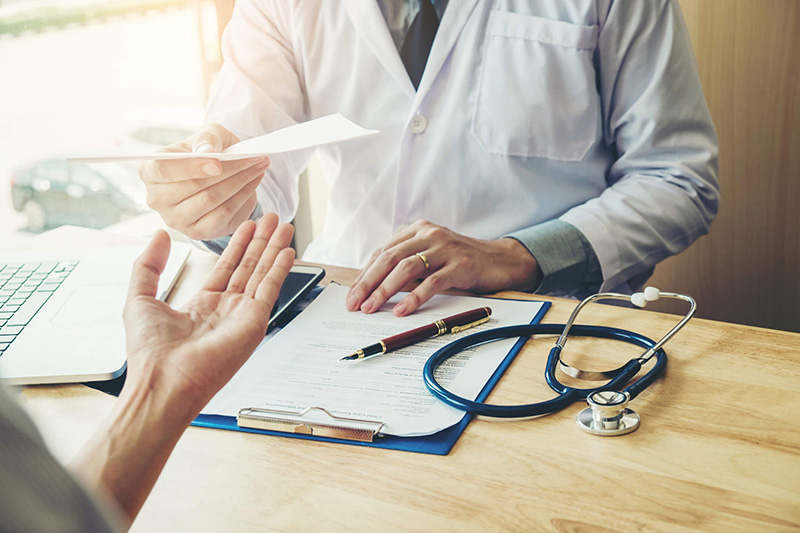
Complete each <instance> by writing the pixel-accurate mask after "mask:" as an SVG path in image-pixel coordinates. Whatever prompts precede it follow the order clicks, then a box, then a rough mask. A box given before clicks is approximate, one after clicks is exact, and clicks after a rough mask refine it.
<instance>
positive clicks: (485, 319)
mask: <svg viewBox="0 0 800 533" xmlns="http://www.w3.org/2000/svg"><path fill="white" fill-rule="evenodd" d="M489 318H490V317H488V316H486V317H483V318H481V319H480V320H476V321H475V322H470V323H469V324H464V325H463V326H453V329H451V330H450V333H460V332H462V331H464V330H465V329H469V328H474V327H475V326H479V325H481V324H484V323H486V322H488V321H489Z"/></svg>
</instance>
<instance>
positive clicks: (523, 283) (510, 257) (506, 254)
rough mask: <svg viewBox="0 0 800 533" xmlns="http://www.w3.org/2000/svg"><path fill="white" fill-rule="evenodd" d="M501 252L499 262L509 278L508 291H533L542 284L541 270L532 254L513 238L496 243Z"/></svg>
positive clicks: (506, 238) (505, 238)
mask: <svg viewBox="0 0 800 533" xmlns="http://www.w3.org/2000/svg"><path fill="white" fill-rule="evenodd" d="M496 242H497V243H498V245H499V246H500V247H501V250H503V253H502V255H501V258H502V259H501V261H502V265H503V268H504V269H505V270H506V273H507V274H508V276H509V283H508V286H507V287H506V288H507V289H509V290H518V291H525V292H532V291H534V290H535V289H536V288H537V287H538V286H539V285H540V284H541V282H542V276H543V274H542V269H541V268H540V267H539V263H538V262H537V261H536V258H535V257H533V254H531V252H530V251H529V250H528V248H526V247H525V246H524V245H523V244H522V243H521V242H519V241H518V240H517V239H514V238H513V237H504V238H502V239H499V240H498V241H496Z"/></svg>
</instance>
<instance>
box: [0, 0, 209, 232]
mask: <svg viewBox="0 0 800 533" xmlns="http://www.w3.org/2000/svg"><path fill="white" fill-rule="evenodd" d="M217 38H218V36H217V22H216V12H215V6H214V3H213V2H212V1H210V0H0V68H1V69H2V72H3V82H2V84H0V116H1V117H3V127H2V128H0V146H2V147H3V149H2V150H0V242H2V243H4V244H5V243H7V242H10V241H13V240H15V239H21V238H25V237H26V236H30V235H32V234H33V233H34V230H35V231H40V230H41V229H47V228H41V227H38V228H37V227H36V225H37V224H35V223H36V222H37V221H38V222H40V221H41V220H42V217H41V216H39V217H37V220H34V221H30V220H28V219H27V218H26V209H25V204H26V203H27V202H30V201H31V200H32V199H33V197H34V196H35V195H47V194H48V193H49V192H51V191H52V190H53V189H55V186H54V184H55V183H56V182H57V181H66V179H67V173H68V172H69V173H71V174H72V176H73V180H74V179H76V178H77V179H78V180H79V181H86V178H87V177H89V176H91V175H92V173H94V174H95V175H96V176H98V177H101V178H100V179H101V180H104V181H105V182H106V184H107V186H109V187H111V188H112V189H115V190H120V191H122V192H123V194H120V195H119V196H116V195H115V196H112V197H110V198H111V199H109V200H108V201H107V202H116V201H117V200H116V199H117V198H118V197H119V198H125V200H124V202H128V198H135V199H136V202H140V201H141V200H142V198H143V193H142V189H141V184H140V183H139V182H138V176H137V172H136V168H137V166H136V165H133V164H132V165H116V166H107V165H98V166H97V167H92V168H91V169H89V168H84V169H83V170H79V169H77V168H75V169H67V168H65V167H64V166H63V164H62V163H61V162H62V161H63V158H64V157H65V156H66V155H68V154H69V153H71V152H73V153H74V152H86V151H102V150H114V149H123V148H125V147H127V146H129V145H136V146H137V147H141V146H142V144H147V145H148V147H149V148H151V149H155V148H157V147H160V146H165V145H167V144H173V143H175V142H177V141H179V140H181V139H182V138H185V137H186V136H187V135H188V134H189V133H191V132H192V131H194V130H195V129H196V128H197V127H198V126H199V125H200V122H201V120H202V109H203V107H204V105H205V100H206V98H207V94H208V87H209V84H210V77H211V75H212V73H213V72H215V71H216V69H217V68H218V65H219V62H220V59H219V47H218V41H217ZM30 172H33V173H35V175H36V178H37V179H38V180H40V181H41V182H42V183H44V182H45V181H46V182H48V183H51V184H53V187H50V190H48V191H35V190H33V191H31V190H26V191H14V190H13V189H15V188H17V189H19V188H20V187H22V186H23V185H24V182H25V181H26V179H24V177H23V176H24V174H26V173H27V174H28V175H30ZM81 175H82V176H83V177H84V179H83V180H80V178H79V177H78V176H81ZM95 181H96V180H95ZM12 198H13V199H14V201H13V202H12ZM119 202H123V200H119ZM136 202H135V203H136ZM61 204H64V201H60V200H58V199H57V198H56V199H48V200H45V199H42V200H41V201H39V202H38V205H40V206H43V207H44V209H45V210H47V211H48V213H47V215H48V216H46V217H45V219H46V220H47V221H51V222H52V223H53V224H55V223H59V224H60V223H80V221H71V220H70V216H71V214H70V212H69V210H68V209H67V207H66V206H62V205H61ZM113 207H114V208H115V209H118V211H119V213H120V216H119V219H123V218H127V217H129V216H130V214H127V215H125V214H123V211H125V210H128V211H130V209H131V208H130V206H129V205H127V204H126V205H115V206H113ZM49 211H53V212H55V211H63V212H62V213H58V216H50V214H51V213H49ZM34 212H35V210H34V209H30V208H29V209H28V210H27V214H28V215H31V214H32V213H34ZM53 214H55V213H53ZM39 215H41V213H39ZM103 220H104V223H106V222H108V223H113V222H114V221H115V217H113V216H112V217H107V218H104V219H103ZM39 225H40V226H41V224H39ZM48 227H51V226H48Z"/></svg>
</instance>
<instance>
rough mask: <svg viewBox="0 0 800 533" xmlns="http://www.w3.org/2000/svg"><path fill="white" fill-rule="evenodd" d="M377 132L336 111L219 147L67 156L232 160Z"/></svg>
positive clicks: (98, 160)
mask: <svg viewBox="0 0 800 533" xmlns="http://www.w3.org/2000/svg"><path fill="white" fill-rule="evenodd" d="M374 133H378V131H377V130H368V129H365V128H362V127H361V126H359V125H358V124H355V123H353V122H351V121H349V120H347V119H346V118H345V117H343V116H342V115H340V114H338V113H336V114H334V115H328V116H325V117H322V118H318V119H315V120H310V121H308V122H303V123H301V124H295V125H294V126H289V127H288V128H284V129H281V130H278V131H274V132H272V133H268V134H266V135H261V136H260V137H253V138H252V139H247V140H246V141H242V142H237V143H235V144H232V145H231V146H228V147H227V148H225V149H221V151H216V152H203V153H197V152H194V151H187V152H129V153H124V152H122V153H119V154H115V155H108V154H80V155H74V156H70V157H67V161H68V162H70V163H76V164H77V163H84V164H85V163H110V162H115V161H139V160H149V159H156V160H166V159H194V158H198V157H204V158H205V157H207V158H212V159H217V160H219V161H236V160H239V159H250V158H254V157H263V156H266V155H272V154H281V153H284V152H291V151H294V150H302V149H304V148H313V147H315V146H321V145H324V144H331V143H335V142H341V141H346V140H349V139H356V138H358V137H365V136H367V135H372V134H374Z"/></svg>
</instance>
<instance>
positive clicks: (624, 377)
mask: <svg viewBox="0 0 800 533" xmlns="http://www.w3.org/2000/svg"><path fill="white" fill-rule="evenodd" d="M563 330H564V324H525V325H518V326H506V327H502V328H495V329H489V330H485V331H480V332H478V333H473V334H472V335H468V336H466V337H463V338H461V339H458V340H456V341H453V342H451V343H450V344H448V345H447V346H444V347H443V348H440V349H439V350H437V351H436V352H435V353H434V354H433V355H431V357H430V358H429V359H428V360H427V361H426V363H425V367H424V368H423V371H422V373H423V379H424V381H425V385H426V386H427V387H428V390H430V391H431V393H433V394H434V396H436V397H437V398H438V399H439V400H441V401H443V402H444V403H446V404H448V405H450V406H452V407H455V408H456V409H460V410H462V411H466V412H468V413H471V414H473V415H478V416H488V417H493V418H526V417H532V416H540V415H544V414H548V413H554V412H557V411H560V410H562V409H564V408H565V407H567V406H569V405H571V404H572V403H574V402H575V401H577V400H579V399H585V398H586V397H587V396H588V395H589V394H591V393H592V392H595V391H599V390H621V389H622V387H623V386H624V385H625V384H626V383H627V382H628V381H630V380H631V379H633V378H634V377H635V376H636V375H637V374H638V373H639V371H640V370H641V367H642V365H641V363H640V361H639V360H638V358H637V359H631V360H630V361H629V362H628V363H627V364H626V365H625V366H623V367H621V368H620V369H619V373H618V374H617V375H616V376H614V377H613V378H612V379H611V380H610V381H608V382H607V383H605V384H604V385H601V386H599V387H593V388H587V389H577V388H573V387H568V386H566V385H563V384H562V383H561V382H559V381H558V379H557V378H556V367H557V366H558V361H559V355H560V352H561V346H559V345H556V346H554V347H553V349H551V350H550V354H549V356H548V359H547V365H546V367H545V380H546V381H547V384H548V385H549V386H550V388H552V389H553V390H554V391H555V392H556V393H558V396H556V397H555V398H551V399H549V400H545V401H542V402H537V403H531V404H525V405H493V404H487V403H483V402H478V401H473V400H469V399H467V398H463V397H461V396H458V395H457V394H454V393H452V392H451V391H449V390H447V389H445V388H444V387H443V386H442V385H441V384H440V383H439V382H438V381H437V380H436V378H435V376H434V373H435V371H436V369H437V368H438V367H439V366H440V365H441V364H442V363H444V362H445V361H446V360H447V359H449V358H450V357H453V356H454V355H456V354H457V353H460V352H462V351H464V350H466V349H467V348H471V347H472V346H477V345H479V344H484V343H486V342H492V341H496V340H500V339H506V338H509V337H531V336H533V335H548V334H552V335H558V334H560V333H561V332H562V331H563ZM572 332H573V333H574V334H575V335H577V336H585V337H599V338H605V339H612V340H619V341H623V342H629V343H632V344H636V345H638V346H640V347H642V348H645V349H650V348H653V347H654V346H655V345H656V342H655V341H653V340H652V339H649V338H647V337H645V336H644V335H640V334H638V333H635V332H632V331H627V330H622V329H617V328H610V327H605V326H588V325H575V326H573V327H572ZM655 356H656V362H655V364H654V365H653V368H651V369H650V370H649V371H648V372H647V373H646V374H645V375H644V376H642V377H641V378H640V379H638V380H637V381H636V382H634V383H632V384H631V385H629V386H628V387H627V388H625V389H624V390H623V391H622V392H625V393H627V394H629V396H630V398H631V399H633V398H635V397H636V396H637V395H638V394H639V393H640V392H642V391H643V390H644V389H646V388H647V387H648V386H649V385H650V384H651V383H653V382H654V381H655V380H656V379H657V378H658V377H659V375H661V373H662V372H663V371H664V370H665V369H666V365H667V354H666V352H664V349H663V348H659V349H658V350H657V351H656V352H655Z"/></svg>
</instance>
